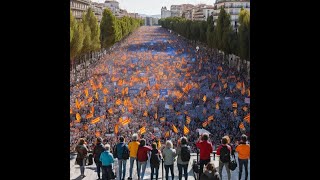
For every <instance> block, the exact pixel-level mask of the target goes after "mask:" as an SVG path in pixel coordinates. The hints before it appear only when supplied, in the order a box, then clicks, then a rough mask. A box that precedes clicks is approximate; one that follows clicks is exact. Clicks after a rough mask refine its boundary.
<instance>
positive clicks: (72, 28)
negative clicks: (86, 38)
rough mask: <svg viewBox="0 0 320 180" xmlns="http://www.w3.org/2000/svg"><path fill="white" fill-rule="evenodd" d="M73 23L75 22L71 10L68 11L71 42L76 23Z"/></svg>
mask: <svg viewBox="0 0 320 180" xmlns="http://www.w3.org/2000/svg"><path fill="white" fill-rule="evenodd" d="M75 23H76V20H75V18H74V17H73V15H72V13H71V11H70V43H71V41H72V38H73V33H74V29H75V28H76V27H75V25H76V24H75Z"/></svg>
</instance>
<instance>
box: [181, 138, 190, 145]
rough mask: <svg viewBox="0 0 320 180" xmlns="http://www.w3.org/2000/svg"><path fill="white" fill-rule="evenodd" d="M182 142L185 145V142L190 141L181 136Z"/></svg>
mask: <svg viewBox="0 0 320 180" xmlns="http://www.w3.org/2000/svg"><path fill="white" fill-rule="evenodd" d="M180 142H181V144H182V145H185V144H187V143H188V140H187V138H186V137H182V138H180Z"/></svg>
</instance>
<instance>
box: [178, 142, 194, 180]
mask: <svg viewBox="0 0 320 180" xmlns="http://www.w3.org/2000/svg"><path fill="white" fill-rule="evenodd" d="M187 143H188V141H187V138H186V137H182V138H181V139H180V141H178V147H177V155H178V161H177V165H178V170H179V180H182V170H183V171H184V179H185V180H187V179H188V165H189V161H190V153H191V148H190V147H189V146H187Z"/></svg>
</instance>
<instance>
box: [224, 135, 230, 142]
mask: <svg viewBox="0 0 320 180" xmlns="http://www.w3.org/2000/svg"><path fill="white" fill-rule="evenodd" d="M224 137H226V139H227V141H228V142H227V144H229V143H230V137H229V136H228V135H227V136H224Z"/></svg>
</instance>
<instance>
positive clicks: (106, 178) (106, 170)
mask: <svg viewBox="0 0 320 180" xmlns="http://www.w3.org/2000/svg"><path fill="white" fill-rule="evenodd" d="M111 171H112V166H102V180H111Z"/></svg>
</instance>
